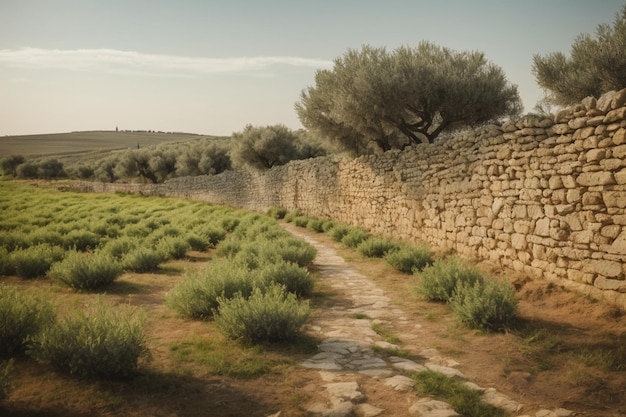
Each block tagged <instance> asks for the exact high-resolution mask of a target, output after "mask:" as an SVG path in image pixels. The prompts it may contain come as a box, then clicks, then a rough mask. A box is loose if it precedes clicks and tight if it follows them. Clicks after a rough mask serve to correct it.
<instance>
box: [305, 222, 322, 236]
mask: <svg viewBox="0 0 626 417" xmlns="http://www.w3.org/2000/svg"><path fill="white" fill-rule="evenodd" d="M306 228H307V229H309V230H311V231H313V232H317V233H322V232H323V231H324V220H318V219H309V221H308V223H307V224H306Z"/></svg>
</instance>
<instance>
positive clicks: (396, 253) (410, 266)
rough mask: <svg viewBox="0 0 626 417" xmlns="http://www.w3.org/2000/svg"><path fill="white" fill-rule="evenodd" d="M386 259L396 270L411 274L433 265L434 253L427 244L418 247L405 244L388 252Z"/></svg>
mask: <svg viewBox="0 0 626 417" xmlns="http://www.w3.org/2000/svg"><path fill="white" fill-rule="evenodd" d="M385 260H386V261H387V263H388V264H389V265H391V267H392V268H394V269H395V270H397V271H400V272H404V273H405V274H411V273H413V272H416V271H421V270H423V269H424V268H425V267H427V266H429V265H432V263H433V255H432V253H431V252H430V250H429V249H428V248H427V247H426V246H422V247H417V248H414V247H410V246H403V247H401V248H399V249H397V250H392V251H389V252H387V253H386V254H385Z"/></svg>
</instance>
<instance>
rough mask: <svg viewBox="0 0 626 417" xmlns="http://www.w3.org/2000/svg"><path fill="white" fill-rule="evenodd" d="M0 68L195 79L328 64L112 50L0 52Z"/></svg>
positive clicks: (328, 64)
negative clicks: (275, 68) (189, 77)
mask: <svg viewBox="0 0 626 417" xmlns="http://www.w3.org/2000/svg"><path fill="white" fill-rule="evenodd" d="M0 65H4V66H11V67H18V68H30V69H63V70H72V71H90V72H91V71H96V72H110V73H122V74H137V75H161V76H196V75H202V74H224V73H258V72H264V73H266V72H267V71H268V70H269V69H271V68H273V67H276V66H288V67H297V68H311V69H317V68H330V67H332V61H327V60H321V59H310V58H302V57H293V56H257V57H233V58H203V57H186V56H176V55H157V54H144V53H140V52H133V51H120V50H116V49H74V50H59V49H40V48H20V49H0Z"/></svg>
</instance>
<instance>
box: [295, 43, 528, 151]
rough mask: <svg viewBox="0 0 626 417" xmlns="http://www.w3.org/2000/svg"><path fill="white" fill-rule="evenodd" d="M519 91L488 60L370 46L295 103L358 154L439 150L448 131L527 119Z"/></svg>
mask: <svg viewBox="0 0 626 417" xmlns="http://www.w3.org/2000/svg"><path fill="white" fill-rule="evenodd" d="M521 107H522V106H521V101H520V98H519V94H518V92H517V87H516V86H514V85H511V84H510V83H509V82H508V81H507V79H506V77H505V75H504V72H503V70H502V69H501V68H500V67H498V66H496V65H494V64H492V63H490V62H488V61H487V60H486V59H485V56H484V54H483V53H481V52H456V51H453V50H450V49H448V48H442V47H439V46H437V45H435V44H432V43H429V42H421V43H420V44H419V45H418V46H417V47H416V48H410V47H400V48H398V49H396V50H394V51H393V52H391V53H390V52H387V50H386V49H385V48H374V47H371V46H367V45H366V46H363V47H362V49H361V50H348V52H346V53H345V54H344V55H343V56H342V57H339V58H337V59H335V62H334V68H333V69H332V70H318V71H317V72H316V74H315V86H314V87H308V88H307V89H305V90H304V91H302V94H301V96H300V102H298V103H296V111H297V113H298V116H299V118H300V121H301V122H302V124H303V125H304V126H305V127H307V128H308V129H310V130H312V131H314V132H318V133H320V134H322V135H323V136H325V137H327V138H329V139H330V140H332V141H334V142H337V143H339V144H340V145H341V146H342V147H343V148H345V149H347V150H350V151H352V152H354V153H356V154H362V153H367V152H369V151H371V150H372V149H377V150H382V151H388V150H390V149H404V148H406V147H407V146H412V145H418V144H421V143H432V142H433V141H434V139H435V138H436V137H437V136H438V135H439V134H440V133H441V132H442V131H444V130H445V129H450V128H455V127H461V126H472V125H476V124H480V123H484V122H487V121H490V120H494V119H497V118H499V117H503V116H514V115H517V114H519V113H520V112H521Z"/></svg>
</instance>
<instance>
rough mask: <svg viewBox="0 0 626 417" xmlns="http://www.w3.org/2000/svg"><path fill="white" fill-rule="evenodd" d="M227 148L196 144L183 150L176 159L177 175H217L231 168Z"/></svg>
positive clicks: (212, 144) (213, 144)
mask: <svg viewBox="0 0 626 417" xmlns="http://www.w3.org/2000/svg"><path fill="white" fill-rule="evenodd" d="M228 151H229V149H228V148H227V147H226V146H223V145H219V144H215V143H211V144H208V145H207V144H203V143H199V144H194V145H192V146H190V147H188V148H187V149H186V150H183V151H182V152H181V154H180V155H179V156H178V158H177V159H176V174H177V175H179V176H187V175H189V176H194V175H215V174H219V173H221V172H224V171H226V170H229V169H230V168H231V160H230V156H229V155H228Z"/></svg>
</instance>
